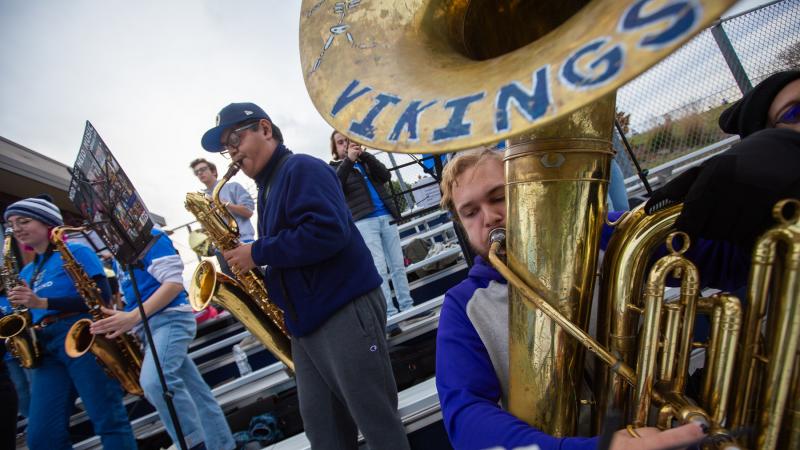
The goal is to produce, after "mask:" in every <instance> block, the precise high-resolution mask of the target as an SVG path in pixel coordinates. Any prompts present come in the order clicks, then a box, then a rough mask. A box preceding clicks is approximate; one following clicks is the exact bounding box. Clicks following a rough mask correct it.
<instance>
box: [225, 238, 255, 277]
mask: <svg viewBox="0 0 800 450" xmlns="http://www.w3.org/2000/svg"><path fill="white" fill-rule="evenodd" d="M252 246H253V244H252V243H250V244H242V245H240V246H238V247H236V248H232V249H230V250H225V251H223V252H222V255H223V256H225V261H227V262H228V265H229V266H230V267H231V269H232V270H233V271H234V272H238V273H243V272H247V271H248V270H251V269H254V268H255V267H256V263H255V262H254V261H253V257H252V255H251V254H250V247H252Z"/></svg>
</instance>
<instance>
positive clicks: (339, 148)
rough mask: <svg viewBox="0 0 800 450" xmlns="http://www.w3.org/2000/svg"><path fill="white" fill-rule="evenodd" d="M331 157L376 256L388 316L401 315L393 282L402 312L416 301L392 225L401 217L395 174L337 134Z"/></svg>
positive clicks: (395, 226)
mask: <svg viewBox="0 0 800 450" xmlns="http://www.w3.org/2000/svg"><path fill="white" fill-rule="evenodd" d="M331 156H332V157H333V161H331V166H333V167H334V169H335V170H336V175H337V176H338V177H339V181H340V182H341V184H342V190H343V191H344V197H345V199H346V200H347V206H348V207H349V208H350V213H351V214H352V215H353V220H354V221H355V223H356V227H357V228H358V231H359V232H360V233H361V236H362V237H363V238H364V241H365V242H366V243H367V247H369V251H370V253H372V259H373V260H374V261H375V268H377V269H378V272H379V273H380V274H381V276H382V277H383V283H382V284H381V289H382V290H383V295H384V297H385V298H386V314H387V315H388V316H391V315H394V314H397V312H398V310H397V308H396V307H395V305H394V302H393V301H392V295H391V294H392V293H391V291H390V290H389V279H391V280H392V285H393V286H394V290H395V294H396V295H397V303H398V304H399V306H400V311H405V310H407V309H409V308H411V307H412V306H414V300H413V299H412V298H411V290H410V288H409V287H408V279H407V278H406V268H405V264H404V258H403V248H402V246H401V244H400V233H399V232H398V230H397V225H394V224H392V221H393V220H397V219H399V218H400V212H399V211H398V210H397V206H396V205H395V203H394V202H393V201H392V198H391V196H390V195H389V193H388V192H387V191H386V187H385V186H386V183H388V182H389V181H390V180H391V178H392V174H391V173H390V172H389V170H388V169H387V168H386V166H384V165H383V163H381V162H380V161H378V159H377V158H375V156H373V155H371V154H369V153H367V152H365V151H364V148H363V147H362V146H361V145H359V144H358V143H355V142H351V141H350V140H349V139H348V138H347V137H346V136H344V135H343V134H341V133H339V132H337V131H334V132H333V133H332V134H331Z"/></svg>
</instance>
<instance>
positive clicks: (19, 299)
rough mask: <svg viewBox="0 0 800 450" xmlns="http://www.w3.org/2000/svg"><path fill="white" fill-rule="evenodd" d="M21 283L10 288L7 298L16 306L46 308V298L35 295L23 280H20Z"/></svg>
mask: <svg viewBox="0 0 800 450" xmlns="http://www.w3.org/2000/svg"><path fill="white" fill-rule="evenodd" d="M22 283H23V284H21V285H19V286H16V287H14V288H12V289H11V291H10V292H9V293H8V300H9V301H10V302H11V303H13V304H14V305H16V306H24V307H27V308H35V309H36V308H38V309H47V299H46V298H41V297H39V296H38V295H36V294H35V293H34V292H33V290H31V288H30V287H29V286H28V284H27V283H26V282H25V280H22Z"/></svg>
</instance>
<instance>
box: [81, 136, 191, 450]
mask: <svg viewBox="0 0 800 450" xmlns="http://www.w3.org/2000/svg"><path fill="white" fill-rule="evenodd" d="M70 174H71V175H72V179H71V181H70V186H69V199H70V201H71V202H72V203H73V204H74V205H75V207H76V208H78V211H79V212H80V214H81V215H82V216H83V217H84V219H86V222H87V225H88V226H89V227H91V228H92V229H93V230H95V231H96V232H97V234H98V235H99V236H100V239H102V240H103V242H104V243H105V244H106V247H108V250H109V251H110V252H111V253H112V254H113V255H114V258H115V259H116V260H117V262H119V263H120V265H121V266H122V267H123V269H124V270H125V272H127V273H128V276H130V279H131V283H132V284H133V291H134V293H135V297H136V299H135V300H136V302H137V304H138V309H139V315H140V317H141V319H142V325H143V328H144V334H145V336H146V337H147V344H148V346H149V348H150V351H151V352H152V355H153V361H154V362H155V367H156V371H157V372H158V378H159V381H160V382H161V388H162V390H163V396H164V401H165V402H166V404H167V408H168V409H169V414H170V417H171V418H172V423H173V424H174V426H175V434H176V435H177V437H178V442H179V445H180V448H181V449H182V450H186V448H187V447H186V442H185V438H184V435H183V431H182V430H181V426H180V422H179V421H178V416H177V413H176V411H175V405H174V404H173V402H172V396H173V394H172V392H171V391H170V390H169V388H168V387H167V383H166V380H165V379H164V372H163V371H162V370H161V363H160V361H159V358H158V353H157V352H156V347H155V344H154V342H153V335H152V333H151V332H150V324H149V322H148V320H147V314H146V313H145V311H144V307H143V306H142V299H141V295H140V293H139V286H138V284H137V282H136V277H135V276H134V268H136V267H141V265H142V264H141V259H142V257H144V255H145V254H146V253H147V251H148V250H149V249H150V247H152V245H153V243H155V240H156V237H155V236H153V235H152V234H151V230H152V229H153V220H152V219H151V217H150V212H149V211H148V209H147V207H146V206H145V204H144V202H143V201H142V198H141V197H140V196H139V193H138V192H136V189H135V188H134V187H133V183H131V181H130V179H129V178H128V176H127V175H125V172H124V171H123V170H122V167H120V165H119V163H118V162H117V160H116V158H114V155H112V154H111V151H110V150H109V149H108V146H107V145H106V143H105V142H103V139H102V138H101V137H100V135H99V134H98V133H97V130H95V128H94V127H93V126H92V124H91V123H90V122H89V121H88V120H87V121H86V129H85V131H84V133H83V141H82V142H81V148H80V150H79V151H78V157H77V159H76V160H75V165H74V167H73V168H72V170H70ZM131 300H132V299H131Z"/></svg>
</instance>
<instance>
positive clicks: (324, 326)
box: [202, 103, 409, 450]
mask: <svg viewBox="0 0 800 450" xmlns="http://www.w3.org/2000/svg"><path fill="white" fill-rule="evenodd" d="M202 146H203V148H205V149H206V150H208V151H210V152H223V151H227V152H229V153H230V156H231V158H232V159H233V160H234V161H236V162H238V163H239V164H240V165H241V168H242V171H243V172H244V173H245V174H246V175H247V176H248V177H250V178H252V179H254V180H255V181H256V185H257V186H258V201H257V208H258V214H257V217H258V236H259V237H258V239H257V240H256V241H255V242H253V243H248V244H243V245H241V246H240V247H237V248H235V249H232V250H229V251H226V252H225V259H226V260H227V261H228V264H229V265H230V266H231V267H237V268H238V269H239V270H250V269H253V268H255V267H257V266H258V267H264V268H265V272H264V281H265V283H266V287H267V290H268V291H269V293H270V297H271V299H272V300H273V301H274V302H275V304H276V305H277V306H278V307H280V308H281V309H282V310H283V311H284V317H285V321H286V327H287V329H288V330H289V333H290V335H291V340H292V359H293V361H294V364H295V372H296V380H297V393H298V397H299V401H300V414H301V416H302V418H303V424H304V426H305V432H306V436H307V437H308V440H309V442H310V443H311V447H312V448H314V449H315V450H316V449H353V450H355V449H357V448H358V442H357V438H358V431H359V430H360V431H361V432H362V433H363V435H364V438H365V439H366V441H367V445H368V446H369V448H371V449H372V450H379V449H391V450H403V449H408V448H409V444H408V440H407V439H406V435H405V430H404V429H403V425H402V423H401V421H400V417H399V414H398V411H397V387H396V385H395V381H394V375H393V373H392V367H391V362H390V360H389V351H388V347H387V343H386V335H385V329H386V301H385V300H384V297H383V292H382V291H381V282H382V279H381V276H380V275H379V274H378V271H377V270H376V269H375V264H374V263H373V261H372V256H371V254H370V252H369V249H368V248H367V246H366V244H365V243H364V240H363V238H362V237H361V234H360V233H359V232H358V229H357V228H356V226H355V223H354V222H353V218H352V216H351V214H350V210H349V209H348V207H347V203H346V202H345V198H344V194H343V193H342V188H341V185H340V183H339V179H338V178H337V177H336V173H335V172H334V171H333V169H332V168H330V167H329V166H328V165H327V164H326V163H325V162H323V161H322V160H319V159H316V158H313V157H310V156H307V155H295V154H292V152H291V151H290V150H289V149H288V148H286V146H285V145H284V143H283V136H282V134H281V132H280V129H279V128H278V127H277V126H275V124H273V122H272V120H271V119H270V118H269V116H268V115H267V114H266V113H265V112H264V110H263V109H261V108H260V107H259V106H257V105H255V104H253V103H232V104H230V105H228V106H226V107H224V108H222V110H221V111H220V112H219V114H218V115H217V126H216V127H214V128H212V129H210V130H208V131H207V132H206V133H205V134H204V135H203V138H202Z"/></svg>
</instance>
